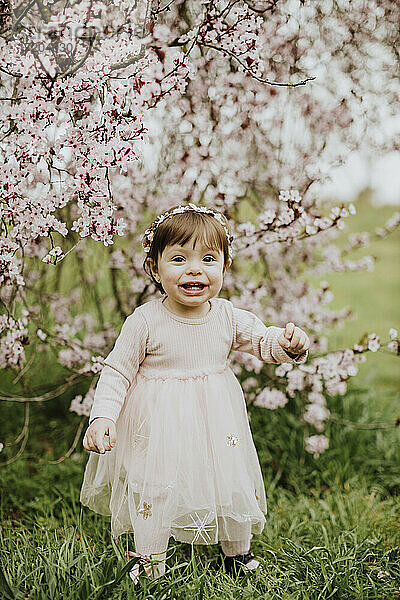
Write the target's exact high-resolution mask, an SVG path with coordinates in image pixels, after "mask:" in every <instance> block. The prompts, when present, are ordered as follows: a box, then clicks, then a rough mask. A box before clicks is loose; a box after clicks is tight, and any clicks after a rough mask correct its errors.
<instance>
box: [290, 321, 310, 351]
mask: <svg viewBox="0 0 400 600" xmlns="http://www.w3.org/2000/svg"><path fill="white" fill-rule="evenodd" d="M283 336H284V337H283V347H284V348H285V350H288V351H289V352H293V353H295V354H296V353H300V352H304V351H306V350H308V349H309V347H310V340H309V337H308V335H307V334H306V333H305V331H303V330H302V329H300V327H296V326H295V325H294V323H287V324H286V327H285V330H284V332H283Z"/></svg>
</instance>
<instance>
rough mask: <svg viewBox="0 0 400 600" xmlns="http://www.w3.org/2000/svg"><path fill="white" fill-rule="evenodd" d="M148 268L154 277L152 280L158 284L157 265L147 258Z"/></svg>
mask: <svg viewBox="0 0 400 600" xmlns="http://www.w3.org/2000/svg"><path fill="white" fill-rule="evenodd" d="M148 260H149V267H150V271H151V273H152V275H153V277H154V279H155V280H156V281H157V282H159V281H160V277H159V275H158V269H157V264H156V263H155V261H154V260H153V259H152V258H149V259H148Z"/></svg>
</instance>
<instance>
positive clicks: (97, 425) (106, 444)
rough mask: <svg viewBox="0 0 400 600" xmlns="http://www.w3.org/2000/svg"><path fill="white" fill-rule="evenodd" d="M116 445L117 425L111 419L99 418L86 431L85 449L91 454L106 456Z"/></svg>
mask: <svg viewBox="0 0 400 600" xmlns="http://www.w3.org/2000/svg"><path fill="white" fill-rule="evenodd" d="M115 444H116V428H115V423H114V422H113V421H110V419H105V418H97V419H95V420H94V421H93V422H92V424H91V425H89V427H88V429H87V430H86V433H85V436H84V439H83V447H84V448H85V449H86V450H89V451H91V452H97V453H99V454H104V453H105V452H106V451H108V450H112V449H113V447H114V446H115Z"/></svg>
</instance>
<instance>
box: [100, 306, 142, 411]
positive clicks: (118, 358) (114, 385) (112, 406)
mask: <svg viewBox="0 0 400 600" xmlns="http://www.w3.org/2000/svg"><path fill="white" fill-rule="evenodd" d="M147 337H148V331H147V324H146V321H145V319H144V317H143V316H142V315H141V314H140V312H137V311H134V312H133V313H132V314H131V315H129V317H127V319H126V320H125V322H124V324H123V325H122V328H121V331H120V334H119V336H118V338H117V340H116V342H115V344H114V348H113V349H112V350H111V352H110V354H109V355H108V356H107V358H106V359H105V361H104V363H105V366H104V367H103V370H102V372H101V374H100V377H99V380H98V382H97V386H96V391H95V395H94V400H93V406H92V410H91V412H90V417H89V423H91V422H92V421H93V420H94V419H95V418H96V417H107V418H108V419H111V420H112V421H114V423H115V422H116V420H117V419H118V415H119V413H120V411H121V408H122V405H123V403H124V400H125V396H126V393H127V391H128V389H129V387H130V385H131V384H132V382H133V380H134V378H135V376H136V373H137V372H138V370H139V365H140V363H141V362H142V361H143V360H144V357H145V356H146V345H147Z"/></svg>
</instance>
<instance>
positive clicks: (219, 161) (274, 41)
mask: <svg viewBox="0 0 400 600" xmlns="http://www.w3.org/2000/svg"><path fill="white" fill-rule="evenodd" d="M1 14H2V16H1V21H0V23H1V24H0V30H1V35H2V37H1V38H0V54H1V66H0V127H1V138H0V160H1V166H2V177H1V180H2V202H1V204H0V219H1V230H0V283H1V293H0V300H1V314H0V368H1V369H3V370H5V371H12V372H15V373H16V375H17V379H18V382H19V385H20V388H21V390H20V391H18V392H15V393H10V392H8V393H6V392H5V391H4V390H0V394H1V395H0V399H1V400H3V401H7V402H19V403H23V404H24V406H25V420H24V425H23V429H22V431H21V433H20V434H19V435H18V437H17V440H18V442H20V447H19V450H18V451H17V452H16V454H15V455H14V456H13V457H12V458H10V459H9V460H7V461H5V462H4V463H3V464H8V463H9V462H11V461H13V460H16V459H17V458H18V456H20V455H21V453H22V452H23V449H24V447H25V444H26V440H27V438H28V434H29V414H30V406H31V405H32V403H34V402H38V401H50V400H51V399H53V398H56V397H57V396H59V395H60V394H61V393H63V392H65V390H68V389H70V390H71V394H72V395H74V386H76V385H77V383H78V382H82V381H83V382H85V381H86V382H87V384H88V388H89V389H88V392H87V394H86V395H84V396H83V395H75V397H74V398H73V400H72V403H71V407H70V409H71V411H74V412H76V413H78V414H79V415H81V417H82V418H81V422H80V424H79V427H78V429H77V432H76V436H75V439H74V441H73V443H72V445H71V448H70V449H69V450H68V452H67V453H66V455H65V456H69V455H70V454H71V452H72V451H73V450H74V448H75V446H76V444H77V442H78V440H79V436H80V433H81V431H82V428H83V426H84V424H85V422H86V417H87V416H88V414H89V412H90V407H91V403H92V401H93V395H94V388H95V384H96V379H97V375H98V373H99V372H100V371H101V369H102V363H103V360H104V357H105V356H106V355H107V354H108V351H109V350H110V348H111V346H112V344H113V342H114V340H115V338H116V336H117V333H118V331H117V329H116V328H115V327H113V326H112V325H111V324H109V323H108V322H107V319H106V318H105V316H104V312H103V310H102V305H103V303H105V302H107V301H110V302H111V305H110V306H112V308H113V309H115V310H116V311H117V313H118V315H119V317H120V320H121V321H122V319H124V318H125V317H126V316H127V315H128V314H129V313H130V312H132V311H133V309H134V308H135V307H136V306H137V305H139V304H142V303H143V302H145V301H147V300H149V299H150V298H151V297H152V296H153V295H154V294H155V293H156V290H155V287H154V286H153V284H152V283H151V281H149V280H148V278H147V276H146V275H145V273H144V271H143V268H142V263H143V260H144V255H143V252H142V249H141V245H140V235H141V233H142V232H143V231H144V229H145V228H146V227H147V226H148V225H149V223H150V222H151V221H152V219H153V218H154V217H155V216H156V214H158V213H159V212H161V211H163V210H165V209H167V208H169V207H170V206H173V205H176V204H178V203H186V202H194V203H199V204H204V205H210V206H214V207H216V208H217V209H219V210H221V211H222V212H224V214H226V216H227V218H228V220H229V223H230V226H231V229H232V231H233V233H234V235H235V241H234V252H235V260H234V264H233V266H232V267H231V269H230V270H229V271H228V273H227V275H226V277H225V287H224V294H225V295H226V297H227V298H229V299H230V300H231V301H232V302H233V303H234V304H235V305H236V306H238V307H240V308H245V309H247V310H251V311H253V312H255V313H256V314H258V315H259V316H260V317H261V318H262V319H263V320H264V321H265V322H271V323H274V324H276V325H280V326H284V324H285V323H286V322H288V321H293V322H295V323H296V324H298V325H299V326H301V327H302V328H304V329H305V330H306V331H307V332H308V333H309V336H310V339H311V348H310V359H309V361H308V362H307V364H305V365H299V366H293V365H289V364H283V365H279V366H278V367H276V366H274V365H265V364H262V363H260V361H258V360H257V359H255V358H254V357H252V356H250V355H247V354H243V355H239V353H233V355H232V358H233V368H234V370H235V372H236V373H237V375H238V376H239V377H240V379H241V381H242V383H243V387H244V389H245V391H246V395H247V398H248V401H249V403H251V402H253V403H254V404H255V405H258V406H263V407H265V408H266V409H276V408H277V407H283V406H285V404H286V403H287V401H288V399H289V398H295V397H296V398H297V397H298V398H300V401H301V402H302V407H303V411H302V412H303V414H302V417H301V420H302V422H303V424H304V427H305V431H307V432H308V433H310V428H313V429H315V431H316V432H317V433H316V434H312V435H307V434H305V449H306V451H307V452H310V453H312V454H313V455H314V456H315V457H318V456H319V455H320V454H321V452H323V451H324V450H326V448H327V447H328V445H329V442H328V438H327V437H326V436H325V435H324V434H322V432H323V431H324V428H325V423H326V421H328V420H329V419H330V412H329V408H328V402H329V397H330V396H332V395H335V394H341V395H343V394H345V393H346V390H347V382H348V380H349V378H350V377H354V376H356V375H357V371H358V363H360V362H363V361H365V360H366V356H367V355H368V353H369V352H376V351H378V350H382V349H383V347H385V350H386V351H390V352H394V353H397V354H399V337H398V332H397V331H396V330H395V329H394V328H391V330H390V331H389V334H388V339H387V340H384V341H383V342H382V341H381V340H380V339H379V338H378V337H377V336H376V335H375V334H374V333H372V332H371V333H370V334H367V336H366V337H365V338H364V339H363V338H362V339H360V340H357V341H355V343H354V345H353V347H352V348H345V349H341V350H338V351H336V352H330V353H328V352H327V337H326V335H324V332H325V333H326V331H327V330H329V328H331V327H339V326H342V324H343V322H344V320H345V319H346V318H347V317H349V316H350V312H349V311H348V310H347V309H343V310H341V311H332V310H330V309H329V308H328V307H327V304H329V302H330V301H331V299H332V293H331V291H330V290H329V286H328V284H326V282H324V281H321V283H320V287H319V288H318V289H315V288H314V287H312V286H311V285H309V284H307V283H306V282H305V280H304V279H303V278H302V277H301V275H303V274H305V273H311V274H318V275H319V274H324V273H327V272H330V271H339V272H344V271H349V270H352V271H353V270H360V269H366V270H368V271H372V270H373V266H374V259H373V257H364V258H362V259H361V260H358V261H355V260H352V259H351V258H350V255H351V252H352V250H353V249H354V248H359V247H362V246H368V244H369V241H370V239H371V236H370V234H369V233H368V232H361V233H360V234H357V235H352V236H349V242H348V246H347V248H346V249H345V250H344V251H340V250H339V249H338V247H337V246H336V244H335V238H336V237H337V234H338V231H339V230H340V229H342V228H343V226H344V219H346V218H348V217H351V215H353V214H354V213H355V207H354V205H353V204H350V205H349V206H345V205H344V204H341V205H340V206H334V207H333V208H327V207H326V206H324V203H322V202H320V201H319V189H320V188H319V186H320V185H321V184H322V183H324V182H325V181H326V180H327V179H329V177H330V174H331V172H332V169H333V168H334V167H335V166H337V165H340V164H342V163H343V162H344V161H345V160H346V157H347V155H348V154H349V153H350V152H351V151H352V150H354V149H357V148H359V147H360V146H361V145H362V144H366V145H368V147H369V148H371V150H374V151H375V152H383V151H386V152H387V151H390V150H393V149H397V142H396V140H395V139H394V138H391V139H386V138H383V137H382V136H381V137H379V135H377V131H379V125H380V122H381V115H382V106H383V105H384V107H385V108H386V110H387V111H389V113H390V112H392V113H393V114H395V113H396V111H397V108H396V107H398V100H399V87H398V84H397V83H396V73H397V69H396V61H397V59H398V50H397V48H398V30H397V22H398V9H396V3H395V2H391V1H389V0H385V1H384V2H376V0H373V1H372V2H369V3H368V5H367V4H366V3H365V2H362V1H361V0H356V1H355V2H352V3H350V4H349V3H347V2H336V1H330V0H324V1H321V2H306V1H305V0H300V2H297V0H296V1H290V2H288V1H286V2H284V1H281V0H261V1H258V0H254V1H251V0H249V1H248V0H231V1H229V0H218V1H213V2H209V1H207V0H192V1H187V0H169V1H167V0H165V1H163V2H162V1H161V0H157V1H154V2H150V0H149V1H146V0H138V1H137V2H132V1H130V2H127V1H126V0H119V1H118V2H115V3H113V4H111V5H110V4H109V3H106V2H102V1H98V0H83V1H82V2H76V3H73V4H71V3H69V2H68V0H55V1H53V2H52V1H49V0H47V1H46V0H34V1H33V2H29V1H27V2H22V3H21V4H18V5H12V4H11V3H10V2H7V1H3V2H2V11H1ZM382 90H384V94H383V92H382ZM360 126H361V129H360ZM146 148H150V149H151V154H152V158H153V160H152V161H151V164H150V160H148V159H147V158H146ZM244 204H246V205H247V207H248V210H249V211H250V214H251V217H250V219H249V220H247V221H245V222H243V218H242V216H241V215H242V214H243V205H244ZM399 222H400V213H398V212H396V213H394V215H393V217H392V218H391V219H390V220H389V221H388V222H387V223H386V225H385V227H384V228H378V229H376V231H375V233H374V236H375V237H376V238H379V239H384V238H385V237H386V236H387V235H389V234H390V233H391V232H392V231H394V230H395V229H396V228H397V227H398V225H399ZM87 238H91V240H94V241H95V242H98V243H99V246H103V247H105V248H106V249H107V253H108V254H107V256H108V265H105V268H106V269H108V270H109V274H110V279H111V288H112V297H111V298H109V297H108V298H106V297H105V295H104V293H102V290H101V284H100V275H99V274H98V273H92V272H90V267H89V264H88V257H87V242H88V240H87ZM114 243H116V244H117V246H118V247H117V249H115V250H114V249H113V245H114ZM75 258H76V259H77V264H78V268H79V278H78V279H77V281H75V282H74V287H73V289H72V291H71V292H70V293H69V294H66V293H65V292H63V293H62V292H61V291H60V290H61V287H62V286H61V283H62V281H63V279H65V278H66V277H67V276H68V275H67V272H66V271H67V269H66V268H65V266H66V265H68V263H70V262H71V261H72V260H74V259H75ZM249 262H252V263H256V264H257V265H258V267H259V269H258V271H257V274H254V273H251V274H249V271H248V269H246V264H248V263H249ZM50 269H54V270H55V272H56V273H57V286H56V289H55V291H54V290H53V291H50V290H49V289H47V287H46V276H47V274H48V272H49V270H50ZM126 280H128V281H129V286H128V287H127V286H123V285H122V282H123V281H126ZM82 286H85V287H91V289H92V292H93V295H94V299H95V302H94V307H93V310H92V311H88V310H87V308H85V307H84V306H83V303H82V302H81V303H80V299H81V290H82ZM77 306H78V308H79V310H78V311H76V307H77ZM50 348H51V349H52V350H53V352H55V353H56V356H57V361H58V363H59V364H60V365H62V366H63V367H64V368H65V369H66V370H67V371H68V372H69V375H68V376H67V377H65V379H64V381H63V382H62V383H61V384H60V385H58V386H57V387H56V388H55V389H54V386H53V385H52V386H49V387H50V388H51V389H49V391H48V392H46V393H44V394H43V393H35V390H34V387H33V386H32V384H34V377H33V375H30V374H29V366H30V364H31V363H32V361H33V360H34V359H35V357H37V356H38V355H41V354H43V353H45V352H46V351H47V350H48V349H50ZM265 381H268V382H269V383H268V385H267V387H265V385H264V383H263V382H265ZM311 433H312V432H311ZM14 442H15V441H7V440H4V442H2V443H4V446H5V447H7V445H14ZM1 448H3V446H1ZM64 458H65V457H61V458H60V459H59V460H62V459H64ZM56 462H57V461H56Z"/></svg>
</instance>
